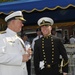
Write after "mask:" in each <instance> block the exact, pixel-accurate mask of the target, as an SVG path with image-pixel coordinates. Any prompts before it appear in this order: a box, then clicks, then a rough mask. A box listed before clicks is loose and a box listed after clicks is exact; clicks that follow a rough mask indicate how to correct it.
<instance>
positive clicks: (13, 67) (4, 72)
mask: <svg viewBox="0 0 75 75" xmlns="http://www.w3.org/2000/svg"><path fill="white" fill-rule="evenodd" d="M5 21H6V22H7V29H6V30H5V31H4V32H2V33H1V34H0V75H28V73H27V68H26V62H27V61H28V60H29V58H30V56H31V54H32V51H31V48H28V50H27V51H26V49H25V48H24V42H23V40H22V39H21V38H20V37H18V36H17V33H18V32H20V31H21V29H22V27H23V22H25V21H26V20H25V19H24V18H23V14H22V12H21V11H15V12H13V13H11V14H9V15H8V16H6V17H5Z"/></svg>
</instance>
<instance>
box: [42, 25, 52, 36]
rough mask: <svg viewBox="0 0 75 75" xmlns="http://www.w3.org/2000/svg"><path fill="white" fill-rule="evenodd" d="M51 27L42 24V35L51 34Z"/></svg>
mask: <svg viewBox="0 0 75 75" xmlns="http://www.w3.org/2000/svg"><path fill="white" fill-rule="evenodd" d="M51 30H52V27H51V26H42V27H41V31H42V33H43V35H44V36H48V35H50V34H51Z"/></svg>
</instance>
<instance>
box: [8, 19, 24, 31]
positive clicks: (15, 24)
mask: <svg viewBox="0 0 75 75" xmlns="http://www.w3.org/2000/svg"><path fill="white" fill-rule="evenodd" d="M22 26H24V25H23V22H22V21H21V20H12V21H11V22H9V25H8V27H9V28H10V29H11V30H13V31H15V32H20V31H21V29H22Z"/></svg>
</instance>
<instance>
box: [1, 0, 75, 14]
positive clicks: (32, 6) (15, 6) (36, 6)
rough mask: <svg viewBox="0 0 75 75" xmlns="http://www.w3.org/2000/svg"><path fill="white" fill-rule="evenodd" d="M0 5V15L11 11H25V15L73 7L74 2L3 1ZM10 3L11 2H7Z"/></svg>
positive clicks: (46, 0)
mask: <svg viewBox="0 0 75 75" xmlns="http://www.w3.org/2000/svg"><path fill="white" fill-rule="evenodd" d="M5 1H8V2H2V3H0V13H5V14H8V13H10V12H12V11H17V10H21V11H25V12H27V13H30V12H33V11H34V10H37V11H44V10H45V9H48V10H55V9H57V8H61V9H67V8H68V7H70V6H72V7H75V0H5ZM9 1H11V2H9Z"/></svg>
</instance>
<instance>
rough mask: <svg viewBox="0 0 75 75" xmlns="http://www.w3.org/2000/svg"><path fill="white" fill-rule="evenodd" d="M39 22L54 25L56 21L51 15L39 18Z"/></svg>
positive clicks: (39, 23)
mask: <svg viewBox="0 0 75 75" xmlns="http://www.w3.org/2000/svg"><path fill="white" fill-rule="evenodd" d="M37 24H38V25H39V26H46V25H50V26H52V25H53V24H54V21H53V19H52V18H49V17H42V18H40V19H39V20H38V22H37Z"/></svg>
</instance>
